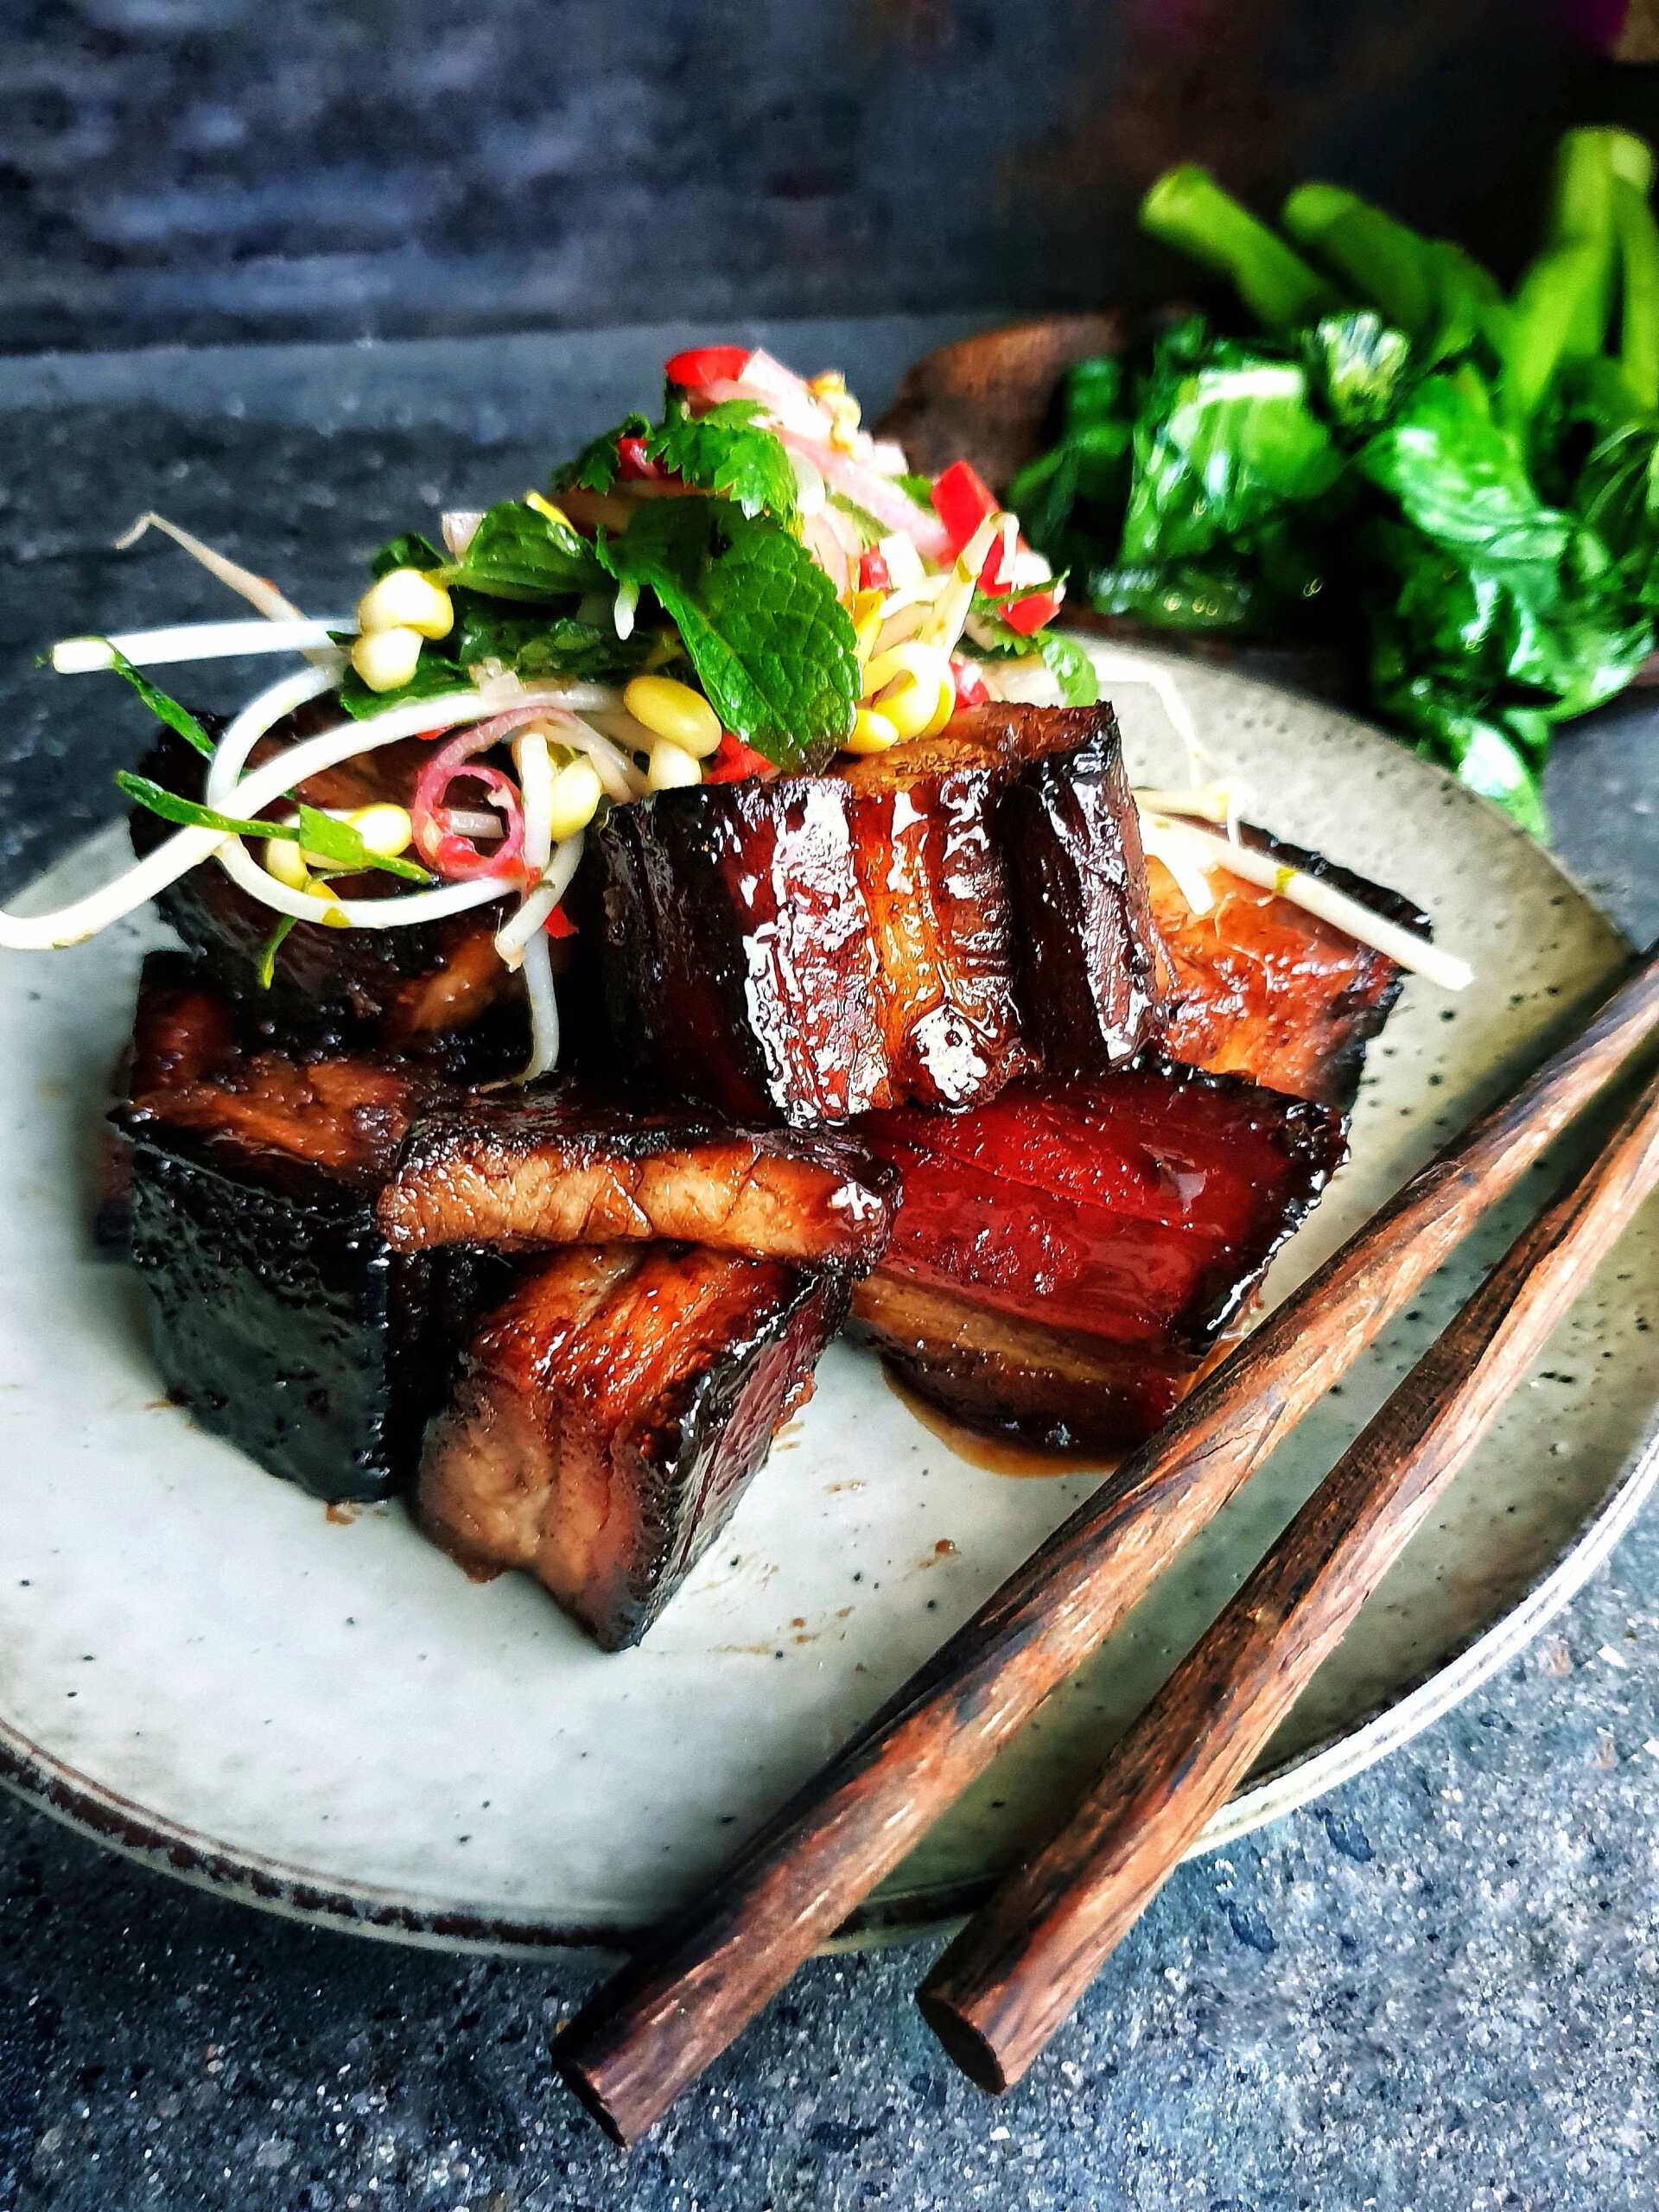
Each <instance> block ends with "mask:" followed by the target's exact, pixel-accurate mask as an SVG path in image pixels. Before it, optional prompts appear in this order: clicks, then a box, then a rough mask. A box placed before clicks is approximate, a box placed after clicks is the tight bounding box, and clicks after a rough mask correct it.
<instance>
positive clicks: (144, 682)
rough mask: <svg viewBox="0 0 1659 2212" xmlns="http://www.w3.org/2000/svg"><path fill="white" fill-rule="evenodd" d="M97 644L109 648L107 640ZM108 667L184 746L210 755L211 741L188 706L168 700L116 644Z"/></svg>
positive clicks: (211, 749)
mask: <svg viewBox="0 0 1659 2212" xmlns="http://www.w3.org/2000/svg"><path fill="white" fill-rule="evenodd" d="M99 642H100V643H101V644H104V645H109V640H108V639H107V638H105V639H100V641H99ZM110 666H111V669H112V670H113V671H114V672H115V673H116V675H118V677H122V678H123V679H124V681H125V682H126V683H130V684H131V686H132V688H133V690H135V691H136V692H137V694H138V696H139V697H140V698H141V699H142V700H143V702H144V704H145V705H146V706H147V707H148V708H149V711H150V713H151V714H152V715H155V717H156V721H162V722H165V723H166V724H167V727H168V729H170V730H175V731H176V732H177V733H178V734H179V735H180V736H181V738H182V739H183V740H184V741H185V743H186V744H187V745H194V747H195V748H196V751H197V752H198V753H203V754H210V753H212V752H213V739H212V738H211V737H209V736H208V734H207V731H206V730H205V729H204V728H202V726H201V724H200V721H197V719H196V717H195V715H193V714H192V713H191V712H190V709H188V707H181V705H180V704H179V702H178V701H177V700H176V699H171V698H169V697H168V695H167V693H166V692H165V691H163V690H161V689H160V687H159V686H158V685H156V684H154V683H151V682H150V680H149V677H147V676H145V675H143V674H142V673H141V672H140V671H138V670H137V669H136V668H135V667H134V666H133V664H132V663H131V662H130V660H129V659H128V658H127V657H126V655H125V653H124V652H122V651H121V650H120V648H119V647H118V646H117V645H110Z"/></svg>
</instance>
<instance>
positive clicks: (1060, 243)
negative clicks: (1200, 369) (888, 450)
mask: <svg viewBox="0 0 1659 2212" xmlns="http://www.w3.org/2000/svg"><path fill="white" fill-rule="evenodd" d="M1574 12H1575V11H1573V10H1569V9H1568V8H1567V6H1566V5H1565V4H1562V0H1519V4H1516V0H1459V4H1458V5H1456V6H1453V7H1442V8H1427V7H1409V6H1402V5H1401V4H1400V0H1346V4H1345V5H1342V6H1336V7H1333V6H1332V5H1330V4H1329V0H1026V3H1025V4H1024V5H1023V6H1020V7H1017V8H1014V7H1008V6H1007V5H1005V4H1003V0H790V4H787V5H776V4H774V5H765V4H761V5H757V4H754V0H628V4H626V5H623V4H619V0H469V4H467V5H466V6H458V5H456V4H455V0H346V4H339V0H280V4H278V5H275V6H272V5H269V4H267V5H260V4H258V0H0V34H3V60H0V348H5V349H10V350H16V349H21V348H25V347H27V348H35V347H38V346H80V347H92V346H110V345H118V344H138V343H143V344H151V343H156V342H165V341H167V340H172V339H177V338H190V339H204V338H220V337H241V338H261V337H283V336H288V337H291V336H296V335H311V336H326V337H337V338H346V337H354V336H357V335H359V334H365V333H372V334H377V335H381V336H385V335H393V334H405V333H414V332H422V333H432V332H437V331H463V330H484V329H494V330H499V329H511V328H516V327H523V326H524V325H525V324H526V323H529V322H531V321H537V322H542V323H548V324H552V323H559V324H573V323H574V324H593V323H597V322H620V321H658V320H661V319H662V318H664V317H665V316H668V315H704V316H709V317H714V316H720V315H729V314H731V313H732V312H733V310H734V308H740V309H741V310H742V311H744V312H746V313H749V314H770V315H815V314H827V313H834V314H843V315H849V314H859V315H868V314H874V313H884V312H888V311H891V310H893V309H899V308H911V307H916V306H920V305H924V304H927V305H932V304H937V303H938V302H939V301H941V300H956V301H965V302H972V303H977V304H981V305H983V304H987V303H989V302H995V301H1003V300H1016V301H1018V302H1020V303H1021V304H1022V305H1026V306H1029V307H1033V308H1039V307H1047V306H1058V305H1062V304H1077V305H1092V304H1094V303H1095V302H1097V301H1098V300H1099V299H1100V297H1101V296H1103V291H1106V290H1109V289H1113V288H1115V287H1116V286H1117V285H1118V284H1120V283H1122V282H1124V281H1128V282H1130V283H1133V282H1135V281H1138V279H1139V277H1141V275H1142V274H1143V273H1144V272H1146V271H1147V270H1148V269H1150V268H1152V267H1154V266H1155V265H1157V264H1156V257H1155V256H1154V255H1153V254H1151V253H1150V252H1149V251H1147V250H1145V249H1143V248H1141V247H1140V246H1138V245H1136V243H1135V238H1134V232H1133V230H1132V228H1131V227H1130V226H1129V225H1128V223H1127V221H1126V220H1125V217H1126V216H1127V214H1128V212H1129V210H1130V209H1131V208H1132V207H1133V206H1134V204H1135V200H1136V199H1137V198H1138V197H1139V195H1140V194H1141V192H1142V191H1144V189H1145V188H1146V187H1147V184H1148V183H1149V182H1150V181H1151V180H1152V178H1153V176H1154V175H1155V174H1156V172H1157V171H1158V170H1159V168H1161V167H1163V166H1164V165H1166V163H1168V162H1173V161H1178V160H1184V159H1190V158H1192V157H1195V156H1196V157H1199V158H1204V159H1207V160H1210V161H1212V162H1216V163H1217V164H1218V165H1219V166H1220V167H1221V168H1223V169H1224V172H1225V174H1226V175H1228V177H1229V178H1230V180H1231V181H1233V182H1234V183H1235V184H1236V185H1237V186H1238V187H1239V188H1241V189H1245V190H1249V191H1251V192H1253V193H1255V194H1258V195H1259V196H1260V197H1261V199H1262V202H1263V204H1266V205H1272V204H1273V203H1274V200H1275V199H1276V198H1277V196H1278V195H1279V194H1282V193H1283V191H1284V190H1285V189H1286V188H1287V186H1288V185H1290V184H1291V183H1293V182H1294V181H1297V180H1299V179H1300V178H1301V177H1304V176H1307V175H1332V176H1334V177H1336V178H1338V180H1340V181H1344V182H1347V183H1351V184H1355V185H1357V186H1360V187H1361V188H1370V189H1383V190H1387V191H1388V192H1389V194H1391V195H1392V196H1394V197H1395V198H1396V199H1397V200H1399V201H1400V202H1401V204H1402V207H1403V208H1404V210H1405V212H1408V213H1416V214H1419V215H1421V216H1422V217H1424V218H1425V219H1432V220H1433V223H1434V224H1435V226H1437V227H1440V228H1443V229H1446V230H1448V231H1451V232H1454V233H1455V234H1456V235H1457V236H1459V238H1467V239H1468V240H1469V241H1470V242H1471V243H1472V244H1475V245H1478V246H1480V247H1482V248H1484V249H1488V250H1491V251H1494V252H1496V253H1497V255H1498V256H1499V257H1500V258H1502V259H1511V260H1512V259H1513V258H1514V257H1516V255H1517V254H1518V253H1519V251H1521V249H1522V242H1523V240H1525V239H1526V238H1528V237H1529V235H1530V232H1531V228H1532V226H1533V224H1534V222H1535V213H1536V207H1537V201H1538V197H1539V186H1540V179H1541V172H1542V167H1543V163H1544V161H1545V158H1546V154H1547V149H1548V145H1549V143H1550V141H1551V138H1552V137H1553V135H1554V128H1555V126H1556V124H1558V122H1559V121H1560V119H1561V118H1563V117H1564V116H1567V115H1573V114H1577V115H1586V114H1592V113H1603V112H1610V111H1631V112H1634V111H1635V110H1636V107H1637V103H1638V102H1639V101H1640V99H1641V97H1642V90H1641V81H1640V79H1639V78H1638V77H1637V75H1636V74H1635V73H1631V72H1624V73H1619V72H1617V71H1615V70H1614V69H1612V68H1611V67H1609V66H1607V65H1605V64H1602V63H1599V62H1597V61H1596V60H1594V59H1593V57H1592V55H1591V54H1589V52H1588V51H1587V49H1586V48H1583V47H1581V46H1579V45H1576V44H1575V43H1574V42H1573V39H1572V36H1571V32H1570V17H1571V16H1572V15H1573V13H1574ZM1577 12H1579V13H1581V14H1583V15H1586V16H1587V15H1589V14H1590V13H1591V12H1592V11H1591V10H1587V9H1586V10H1580V11H1577ZM1650 99H1651V94H1650V92H1649V100H1650Z"/></svg>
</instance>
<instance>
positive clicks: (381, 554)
mask: <svg viewBox="0 0 1659 2212" xmlns="http://www.w3.org/2000/svg"><path fill="white" fill-rule="evenodd" d="M443 563H444V556H443V555H442V553H440V552H439V550H438V549H437V547H436V546H435V544H434V543H432V541H431V539H430V538H429V537H422V536H421V533H420V532H419V531H417V530H410V531H404V535H403V536H402V537H393V538H391V539H389V540H388V541H387V543H385V544H384V545H383V546H382V547H381V548H380V550H379V551H378V553H377V554H376V555H375V556H374V557H373V559H372V561H371V562H370V563H369V568H370V570H371V572H372V574H373V575H376V576H389V575H391V572H392V570H393V569H441V568H442V566H443Z"/></svg>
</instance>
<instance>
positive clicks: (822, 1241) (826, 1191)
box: [379, 1088, 898, 1272]
mask: <svg viewBox="0 0 1659 2212" xmlns="http://www.w3.org/2000/svg"><path fill="white" fill-rule="evenodd" d="M897 1180H898V1179H897V1177H896V1176H895V1175H894V1173H893V1171H892V1169H891V1168H889V1167H887V1166H883V1165H882V1164H881V1163H880V1162H879V1161H876V1160H873V1159H872V1158H871V1157H870V1156H869V1155H868V1154H866V1153H864V1152H862V1151H861V1149H860V1148H859V1147H857V1146H856V1145H855V1144H854V1143H853V1142H852V1141H850V1140H849V1139H845V1138H840V1137H836V1136H832V1135H814V1134H811V1133H799V1134H791V1133H790V1132H787V1131H785V1130H779V1129H742V1128H730V1127H728V1126H726V1125H724V1124H722V1123H721V1122H718V1121H715V1120H713V1119H711V1118H710V1117H709V1116H708V1115H707V1114H706V1113H701V1114H700V1113H698V1112H697V1111H696V1110H695V1109H684V1108H679V1109H668V1110H664V1111H661V1112H655V1113H652V1112H647V1111H641V1110H638V1109H627V1108H626V1107H622V1106H620V1105H617V1104H614V1103H607V1102H603V1101H598V1100H594V1099H592V1098H589V1097H587V1096H583V1095H582V1093H581V1092H580V1091H577V1090H571V1089H569V1088H564V1089H560V1090H555V1091H551V1092H519V1093H517V1094H513V1095H511V1096H488V1097H480V1096H474V1097H471V1098H468V1099H467V1101H466V1102H465V1103H454V1104H451V1105H448V1106H440V1107H438V1108H435V1109H432V1110H430V1111H429V1112H426V1113H424V1114H422V1115H419V1116H417V1117H416V1121H415V1123H414V1126H413V1128H411V1130H410V1136H409V1139H408V1141H407V1143H406V1144H405V1145H404V1150H403V1153H402V1155H401V1157H400V1159H399V1160H398V1163H397V1173H396V1174H395V1175H394V1176H393V1178H392V1179H391V1183H390V1184H389V1185H388V1186H387V1188H386V1189H385V1192H383V1193H382V1194H381V1197H380V1200H379V1219H380V1224H381V1227H382V1229H383V1230H385V1235H386V1236H387V1237H388V1239H389V1240H390V1242H391V1243H392V1244H393V1245H394V1246H396V1247H397V1249H399V1250H406V1251H407V1250H415V1249H418V1248H421V1247H423V1246H427V1245H434V1244H444V1243H454V1242H464V1241H472V1242H476V1243H487V1244H492V1245H494V1246H496V1247H498V1248H499V1249H505V1250H515V1251H533V1250H537V1249H544V1248H546V1247H548V1246H550V1245H558V1244H600V1243H610V1242H612V1241H613V1240H615V1239H619V1238H626V1239H635V1238H658V1239H662V1238H668V1239H677V1240H679V1241H681V1242H683V1243H696V1244H704V1245H709V1246H712V1247H715V1248H717V1249H721V1250H724V1251H737V1252H746V1253H748V1254H750V1255H755V1256H759V1257H762V1258H766V1257H770V1258H778V1259H789V1260H796V1261H802V1262H811V1261H816V1262H833V1263H836V1264H840V1265H842V1266H845V1267H849V1268H855V1269H856V1270H858V1271H860V1272H862V1271H864V1270H867V1269H868V1268H871V1267H873V1266H874V1264H875V1262H876V1261H877V1260H878V1259H879V1258H880V1255H881V1252H882V1250H883V1249H884V1248H885V1246H886V1243H887V1236H888V1232H889V1230H890V1229H891V1227H892V1219H893V1194H894V1192H895V1190H896V1186H897Z"/></svg>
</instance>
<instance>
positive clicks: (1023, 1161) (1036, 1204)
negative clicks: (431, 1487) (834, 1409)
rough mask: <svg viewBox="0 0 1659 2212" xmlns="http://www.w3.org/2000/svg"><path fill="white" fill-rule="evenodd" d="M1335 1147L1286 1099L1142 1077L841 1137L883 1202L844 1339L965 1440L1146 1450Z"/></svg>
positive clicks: (895, 1121) (1033, 1088)
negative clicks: (858, 1341) (883, 1171)
mask: <svg viewBox="0 0 1659 2212" xmlns="http://www.w3.org/2000/svg"><path fill="white" fill-rule="evenodd" d="M1343 1129H1344V1124H1343V1122H1342V1118H1341V1116H1339V1115H1338V1114H1336V1113H1334V1112H1332V1111H1331V1110H1330V1109H1326V1108H1324V1107H1319V1106H1316V1105H1313V1104H1311V1103H1308V1102H1306V1101H1303V1100H1296V1099H1290V1098H1287V1097H1285V1096H1281V1095H1280V1094H1278V1093H1275V1092H1273V1091H1269V1090H1264V1089H1262V1088H1261V1087H1259V1086H1257V1085H1255V1084H1248V1083H1244V1082H1242V1081H1239V1080H1237V1079H1236V1078H1231V1077H1211V1076H1203V1075H1199V1074H1197V1073H1195V1072H1192V1071H1188V1070H1185V1069H1173V1068H1164V1067H1157V1066H1150V1067H1135V1068H1130V1069H1125V1070H1122V1071H1118V1072H1116V1073H1115V1074H1112V1075H1109V1076H1107V1077H1102V1078H1100V1079H1098V1080H1096V1081H1095V1082H1091V1083H1069V1084H1049V1083H1044V1082H1040V1081H1033V1082H1025V1083H1021V1084H1015V1085H1013V1086H1011V1087H1010V1088H1009V1089H1008V1090H1006V1091H1004V1092H1003V1094H1002V1095H1001V1097H1000V1098H998V1099H995V1100H994V1101H993V1102H992V1103H990V1104H989V1105H988V1106H984V1107H980V1108H976V1109H974V1110H973V1111H972V1112H970V1113H967V1114H961V1115H955V1116H925V1115H919V1114H910V1113H905V1114H888V1115H881V1116H872V1117H871V1119H870V1121H869V1122H868V1123H867V1124H866V1125H864V1127H863V1128H862V1130H861V1134H862V1135H864V1136H865V1138H866V1141H868V1143H869V1144H870V1145H871V1147H873V1148H874V1150H876V1151H878V1152H879V1153H880V1154H881V1155H882V1156H883V1157H884V1158H887V1159H888V1160H891V1161H892V1162H893V1165H894V1166H896V1167H898V1169H899V1173H900V1174H901V1175H902V1177H903V1180H904V1198H903V1202H902V1204H901V1205H900V1208H899V1218H898V1221H897V1223H896V1224H895V1228H894V1233H893V1241H892V1243H891V1244H890V1245H889V1247H888V1249H887V1255H886V1257H885V1259H884V1260H883V1262H882V1264H881V1267H880V1270H879V1271H878V1274H877V1276H876V1277H874V1278H872V1281H871V1283H870V1284H869V1285H868V1286H865V1287H863V1288H861V1291H860V1292H859V1294H857V1297H856V1299H855V1308H854V1310H855V1315H856V1317H857V1319H858V1322H859V1325H860V1328H861V1332H862V1334H863V1335H864V1337H865V1338H866V1339H867V1340H868V1341H872V1342H874V1343H876V1344H879V1345H880V1348H881V1349H882V1350H884V1351H888V1352H890V1353H891V1354H892V1355H893V1357H895V1358H897V1359H898V1360H899V1362H900V1363H901V1364H902V1366H903V1368H904V1371H905V1372H906V1376H908V1377H909V1378H910V1379H911V1380H912V1382H913V1383H915V1384H916V1385H917V1387H918V1388H920V1389H923V1390H925V1393H926V1395H929V1396H931V1397H932V1398H933V1399H935V1400H936V1401H937V1402H940V1403H942V1404H945V1405H948V1406H950V1408H952V1409H953V1410H954V1411H956V1412H957V1414H958V1417H959V1418H961V1419H962V1420H963V1421H964V1422H966V1423H968V1424H969V1425H970V1426H976V1427H991V1428H992V1429H993V1430H995V1432H997V1433H1017V1434H1023V1435H1026V1436H1027V1437H1030V1438H1033V1439H1034V1440H1039V1441H1042V1442H1045V1443H1058V1444H1061V1445H1067V1444H1074V1443H1084V1444H1089V1445H1099V1444H1103V1443H1107V1442H1121V1441H1122V1440H1125V1439H1126V1438H1130V1439H1132V1438H1137V1437H1140V1436H1143V1435H1146V1434H1147V1433H1150V1431H1151V1429H1152V1428H1153V1427H1155V1426H1156V1424H1157V1422H1158V1421H1160V1420H1161V1419H1162V1418H1163V1416H1164V1415H1165V1414H1166V1413H1167V1412H1168V1410H1169V1408H1170V1407H1171V1406H1172V1405H1173V1403H1174V1402H1175V1399H1176V1397H1177V1396H1179V1394H1180V1391H1181V1389H1184V1388H1185V1384H1186V1383H1187V1382H1188V1381H1189V1380H1190V1379H1191V1377H1192V1375H1193V1374H1194V1373H1195V1372H1196V1371H1197V1370H1198V1366H1199V1364H1200V1363H1201V1362H1202V1360H1203V1359H1204V1357H1205V1355H1206V1353H1207V1352H1208V1351H1210V1350H1211V1348H1212V1347H1213V1345H1214V1344H1215V1343H1216V1342H1217V1338H1218V1337H1219V1335H1220V1332H1222V1330H1223V1329H1224V1327H1226V1326H1227V1325H1228V1324H1229V1323H1230V1322H1231V1321H1233V1320H1235V1319H1236V1318H1237V1317H1238V1315H1239V1313H1241V1311H1242V1309H1243V1306H1244V1305H1245V1304H1246V1302H1247V1301H1248V1300H1249V1298H1250V1297H1251V1296H1252V1295H1253V1294H1254V1293H1255V1290H1256V1288H1257V1287H1258V1286H1259V1284H1260V1282H1261V1280H1262V1274H1264V1272H1265V1270H1266V1268H1267V1265H1268V1261H1269V1260H1270V1259H1271V1258H1272V1256H1273V1255H1274V1252H1275V1251H1276V1250H1277V1249H1278V1248H1279V1247H1280V1245H1281V1243H1283V1242H1284V1240H1285V1239H1286V1237H1287V1236H1289V1235H1290V1233H1291V1231H1292V1230H1294V1229H1295V1228H1296V1227H1297V1226H1298V1224H1300V1222H1301V1221H1302V1220H1303V1219H1304V1218H1305V1217H1306V1214H1307V1212H1308V1211H1309V1210H1310V1209H1311V1207H1312V1206H1313V1204H1314V1203H1315V1201H1316V1200H1317V1198H1318V1196H1319V1192H1320V1191H1321V1190H1322V1189H1323V1187H1324V1185H1325V1181H1326V1180H1327V1179H1328V1177H1329V1176H1330V1174H1331V1173H1332V1172H1333V1170H1334V1169H1335V1168H1336V1166H1338V1164H1339V1163H1340V1160H1341V1159H1342V1156H1343Z"/></svg>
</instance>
